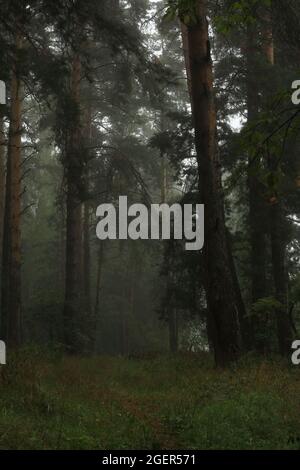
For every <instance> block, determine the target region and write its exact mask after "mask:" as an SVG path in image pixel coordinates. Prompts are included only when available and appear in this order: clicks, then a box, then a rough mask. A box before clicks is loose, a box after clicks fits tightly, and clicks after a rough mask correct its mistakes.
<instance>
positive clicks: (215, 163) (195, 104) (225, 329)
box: [188, 0, 240, 366]
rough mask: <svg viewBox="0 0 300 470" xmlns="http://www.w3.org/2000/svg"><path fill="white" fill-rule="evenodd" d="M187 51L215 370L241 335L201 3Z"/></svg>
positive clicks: (235, 350)
mask: <svg viewBox="0 0 300 470" xmlns="http://www.w3.org/2000/svg"><path fill="white" fill-rule="evenodd" d="M188 50H189V56H190V65H191V91H192V109H193V118H194V127H195V144H196V151H197V160H198V173H199V191H200V195H201V202H202V203H204V204H205V246H204V250H203V262H204V268H205V290H206V298H207V304H208V310H209V315H210V316H211V320H212V321H211V324H212V328H213V335H212V336H213V343H214V353H215V360H216V364H217V365H219V366H225V365H227V364H229V363H230V362H232V361H234V360H236V359H237V358H238V357H239V354H240V334H239V326H238V315H237V303H236V298H235V290H234V282H233V279H232V272H231V269H230V261H229V253H228V244H227V237H226V228H225V215H224V200H223V192H222V185H221V165H220V160H219V154H218V151H217V147H216V113H215V104H214V94H213V73H212V60H211V53H210V43H209V39H208V23H207V19H206V2H205V1H203V0H199V1H198V5H197V23H196V24H189V25H188Z"/></svg>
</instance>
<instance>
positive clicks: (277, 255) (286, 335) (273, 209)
mask: <svg viewBox="0 0 300 470" xmlns="http://www.w3.org/2000/svg"><path fill="white" fill-rule="evenodd" d="M264 19H265V25H264V31H263V52H264V55H265V58H266V62H267V64H268V65H269V66H273V65H274V63H275V54H274V41H273V28H272V14H271V12H270V11H268V12H267V13H266V15H265V18H264ZM274 160H275V161H274ZM276 160H277V158H274V157H273V158H272V155H271V156H270V158H269V170H270V171H277V167H276V165H277V164H276ZM269 213H270V236H271V251H272V272H273V280H274V287H275V294H276V299H277V300H278V301H279V302H280V304H281V308H280V309H279V310H278V311H277V312H276V319H277V337H278V346H279V352H280V354H281V355H282V356H288V355H289V354H290V352H291V344H292V340H293V332H292V323H291V320H290V315H289V306H288V274H287V270H286V246H287V240H286V236H285V234H286V220H285V218H284V212H283V204H282V201H280V200H278V198H277V197H275V203H274V204H272V205H271V206H270V211H269Z"/></svg>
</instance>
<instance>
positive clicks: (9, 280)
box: [1, 38, 22, 348]
mask: <svg viewBox="0 0 300 470" xmlns="http://www.w3.org/2000/svg"><path fill="white" fill-rule="evenodd" d="M21 45H22V44H21V39H19V38H17V41H16V48H17V49H20V48H21ZM10 93H11V105H10V129H9V142H8V156H7V176H6V197H5V216H4V233H3V261H2V321H1V330H2V337H3V339H5V340H6V342H7V344H8V345H9V346H10V347H13V348H16V347H18V346H19V345H20V342H21V226H20V225H21V193H22V191H21V133H22V123H21V114H22V96H21V82H20V78H19V74H18V70H17V65H15V67H14V68H13V70H12V76H11V87H10Z"/></svg>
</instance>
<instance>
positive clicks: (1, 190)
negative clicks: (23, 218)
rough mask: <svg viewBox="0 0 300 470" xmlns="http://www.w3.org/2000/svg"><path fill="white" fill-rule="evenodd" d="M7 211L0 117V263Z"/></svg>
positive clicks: (3, 141)
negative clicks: (5, 212)
mask: <svg viewBox="0 0 300 470" xmlns="http://www.w3.org/2000/svg"><path fill="white" fill-rule="evenodd" d="M4 209H5V135H4V122H3V118H2V117H0V261H1V259H2V248H3V223H4Z"/></svg>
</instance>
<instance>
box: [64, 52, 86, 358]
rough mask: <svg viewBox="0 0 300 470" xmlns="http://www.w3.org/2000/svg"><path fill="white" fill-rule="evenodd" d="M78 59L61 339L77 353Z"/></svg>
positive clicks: (79, 322)
mask: <svg viewBox="0 0 300 470" xmlns="http://www.w3.org/2000/svg"><path fill="white" fill-rule="evenodd" d="M80 80H81V61H80V57H79V55H76V56H75V58H74V60H73V64H72V71H71V98H72V104H73V107H74V116H72V120H73V122H72V123H71V125H70V131H69V135H68V136H67V141H66V155H65V168H66V184H67V201H66V210H67V226H66V279H65V305H64V343H65V347H66V350H67V351H68V352H70V353H78V352H80V350H81V349H82V348H83V343H82V336H81V333H82V318H81V315H82V307H83V305H82V303H83V302H82V297H83V295H82V291H83V286H82V246H83V243H82V242H83V229H82V194H81V190H82V180H83V158H82V148H81V147H82V146H81V124H80Z"/></svg>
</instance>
